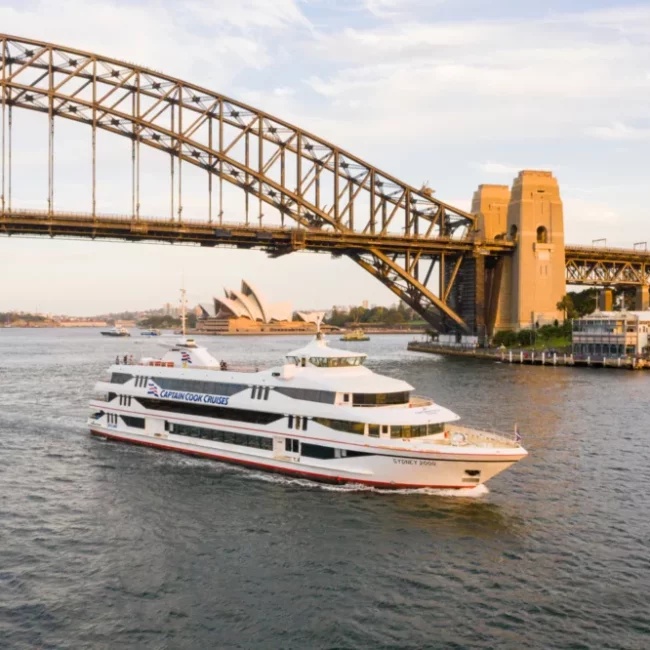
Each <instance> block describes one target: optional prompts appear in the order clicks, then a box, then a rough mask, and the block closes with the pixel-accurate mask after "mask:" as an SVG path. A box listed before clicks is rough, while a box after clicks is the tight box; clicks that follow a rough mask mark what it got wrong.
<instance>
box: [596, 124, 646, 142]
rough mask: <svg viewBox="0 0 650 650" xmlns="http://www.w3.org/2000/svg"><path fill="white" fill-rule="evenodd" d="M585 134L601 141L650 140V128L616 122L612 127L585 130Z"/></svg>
mask: <svg viewBox="0 0 650 650" xmlns="http://www.w3.org/2000/svg"><path fill="white" fill-rule="evenodd" d="M585 133H586V134H587V135H589V136H591V137H594V138H598V139H600V140H620V141H639V140H650V128H636V127H632V126H627V125H626V124H623V123H622V122H614V123H613V124H612V125H611V126H592V127H589V128H587V129H585Z"/></svg>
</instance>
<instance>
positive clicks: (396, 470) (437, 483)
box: [88, 334, 527, 489]
mask: <svg viewBox="0 0 650 650" xmlns="http://www.w3.org/2000/svg"><path fill="white" fill-rule="evenodd" d="M365 360H366V355H365V354H360V353H357V352H351V351H349V350H336V349H333V348H330V347H329V346H328V344H327V342H326V341H325V340H324V338H323V337H322V335H320V334H319V335H318V336H317V337H316V338H315V339H314V340H313V341H311V342H310V343H308V344H307V345H306V346H305V347H303V348H301V349H298V350H295V351H293V352H290V353H289V354H288V355H287V356H286V360H285V362H284V363H283V364H281V365H278V366H276V367H272V368H268V369H266V370H254V371H250V370H249V371H246V370H242V369H235V368H231V367H229V366H228V364H227V363H226V362H224V361H221V362H220V361H218V360H217V359H216V358H214V357H213V356H212V355H211V354H210V353H209V352H208V351H207V350H206V349H205V348H204V347H201V346H199V345H197V344H196V342H194V341H192V340H187V339H185V338H183V339H181V341H179V343H178V344H176V345H173V346H172V347H171V348H170V349H169V351H168V352H166V353H165V354H164V356H163V357H162V358H160V359H156V358H147V357H145V358H143V359H141V361H140V362H139V363H137V364H134V365H113V366H111V367H110V369H109V371H110V378H107V379H106V380H104V381H100V382H99V383H98V384H97V385H96V387H95V389H96V391H97V392H98V393H99V394H100V396H99V397H98V398H96V399H94V400H92V401H91V402H90V407H91V409H92V416H91V417H90V418H89V421H88V423H89V427H90V432H91V433H92V434H94V435H96V436H101V437H103V438H108V439H113V440H119V441H123V442H131V443H136V444H140V445H147V446H150V447H157V448H159V449H164V450H169V451H177V452H183V453H186V454H191V455H194V456H204V457H206V458H213V459H216V460H220V461H226V462H230V463H236V464H239V465H244V466H247V467H251V468H255V469H260V470H267V471H272V472H279V473H283V474H288V475H291V476H296V477H303V478H307V479H312V480H315V481H323V482H329V483H335V484H341V483H353V484H362V485H369V486H376V487H379V488H389V489H392V488H457V489H463V488H471V487H474V486H476V485H479V484H482V483H485V482H486V481H487V480H489V479H490V478H492V477H493V476H496V475H497V474H499V473H500V472H502V471H503V470H505V469H507V468H508V467H510V466H511V465H512V464H513V463H516V462H517V461H519V460H521V459H522V458H524V457H525V456H526V455H527V452H526V450H525V449H523V447H522V446H521V444H520V442H519V439H518V435H517V436H516V438H515V439H510V438H508V437H506V436H503V435H499V434H494V433H488V432H485V431H479V430H475V429H469V428H465V427H459V426H457V425H455V424H454V422H456V421H457V420H458V419H459V418H458V416H457V415H456V414H455V413H453V412H452V411H450V410H449V409H446V408H444V407H443V406H440V405H438V404H435V403H434V402H433V401H432V400H430V399H426V398H421V397H415V396H413V395H412V391H413V387H412V386H410V385H409V384H407V383H406V382H404V381H401V380H398V379H392V378H390V377H386V376H383V375H379V374H375V373H373V372H372V371H371V370H369V369H368V368H366V367H365V366H364V362H365Z"/></svg>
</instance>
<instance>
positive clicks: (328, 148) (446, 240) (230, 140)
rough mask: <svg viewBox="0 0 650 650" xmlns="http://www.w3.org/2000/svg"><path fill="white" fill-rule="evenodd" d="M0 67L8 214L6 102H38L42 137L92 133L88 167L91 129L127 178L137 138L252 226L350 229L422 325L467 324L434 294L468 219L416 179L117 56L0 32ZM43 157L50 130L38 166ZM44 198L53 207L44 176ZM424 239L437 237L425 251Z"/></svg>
mask: <svg viewBox="0 0 650 650" xmlns="http://www.w3.org/2000/svg"><path fill="white" fill-rule="evenodd" d="M0 74H1V76H0V85H1V90H2V98H1V101H2V127H3V139H2V145H3V146H2V193H1V204H2V205H1V206H0V207H1V208H2V213H3V215H5V214H11V213H12V205H11V191H10V187H11V164H10V160H9V163H8V162H7V159H6V153H5V149H6V147H5V141H6V135H5V133H6V125H7V122H8V123H9V128H10V127H11V115H12V111H13V110H14V109H17V108H20V109H25V110H31V111H38V112H41V113H46V114H47V115H48V119H49V120H50V123H51V129H50V131H51V134H53V128H54V120H55V118H64V119H67V120H72V121H75V122H79V123H83V124H86V125H88V126H89V127H90V128H91V129H92V131H93V166H94V165H95V141H96V137H95V133H96V131H97V129H100V130H104V131H107V132H110V133H113V134H115V135H120V136H122V137H126V138H128V139H129V140H131V142H132V152H133V155H132V164H133V169H134V178H135V177H136V174H137V176H138V179H139V171H140V170H139V160H140V154H139V151H140V146H141V145H144V146H147V147H151V148H153V149H156V150H158V151H160V152H164V153H166V154H169V155H170V156H172V157H174V158H175V159H177V160H178V174H179V177H180V173H181V166H180V165H181V163H184V164H191V165H193V166H195V167H199V168H201V169H204V170H205V171H206V172H207V173H208V174H209V177H210V179H211V178H212V177H215V178H216V179H217V181H218V182H219V183H222V182H223V181H225V182H226V183H228V184H230V185H232V186H235V187H238V188H239V189H241V190H242V191H243V192H244V195H245V196H246V197H247V198H246V204H245V224H244V225H247V226H248V225H250V224H251V223H252V222H257V223H258V225H259V226H262V225H263V223H264V220H265V219H267V218H268V216H267V215H265V214H264V210H266V209H270V210H274V211H275V212H276V215H277V216H279V219H280V221H281V223H282V224H283V225H284V221H285V218H288V219H291V220H292V221H293V222H294V223H295V225H296V227H297V228H298V229H302V230H304V231H307V232H308V233H323V234H327V235H331V236H332V237H339V238H341V239H342V240H344V239H346V238H347V239H350V237H351V236H353V235H354V236H357V238H359V237H360V238H361V239H362V240H363V243H362V244H360V243H358V242H356V240H355V241H347V240H346V241H345V242H343V243H342V244H341V246H339V248H338V251H339V252H340V253H342V254H345V255H348V256H349V257H351V258H352V259H353V260H355V261H356V262H357V263H358V264H359V265H360V266H361V267H362V268H364V269H365V270H366V271H368V272H370V273H371V274H373V275H374V276H375V277H377V278H378V279H379V280H380V281H382V282H383V283H384V284H385V285H386V286H388V287H389V288H390V289H391V290H392V291H393V292H394V293H395V294H396V295H398V296H399V297H400V298H401V299H403V300H404V301H405V302H407V304H409V305H410V306H411V307H413V308H414V309H415V310H416V311H417V312H418V313H420V314H421V315H422V316H423V317H424V318H425V319H426V320H427V321H428V322H429V323H430V324H431V325H433V326H434V327H440V326H441V325H442V321H443V319H444V320H446V321H448V322H450V323H452V324H454V325H455V326H457V327H460V328H463V329H467V324H466V323H465V321H464V320H463V318H461V316H460V315H459V314H458V313H457V311H456V310H455V309H453V308H452V307H451V306H450V305H449V304H448V302H447V300H446V298H447V296H449V289H450V288H451V284H453V282H454V281H455V279H456V277H457V275H458V273H457V272H458V269H459V267H460V265H461V263H462V261H463V260H464V259H465V257H466V256H467V253H468V252H472V250H471V240H472V237H473V232H474V228H475V221H476V220H475V217H474V216H473V215H471V214H469V213H466V212H464V211H462V210H458V209H456V208H454V207H452V206H450V205H448V204H446V203H443V202H441V201H439V200H438V199H436V198H434V196H433V192H432V191H431V190H430V189H428V188H427V187H422V188H420V189H417V188H415V187H413V186H411V185H409V184H406V183H404V182H402V181H400V180H398V179H397V178H395V177H394V176H392V175H390V174H388V173H386V172H383V171H381V170H379V169H378V168H376V167H374V166H372V165H370V164H369V163H367V162H365V161H363V160H361V159H360V158H358V157H356V156H354V155H352V154H351V153H349V152H348V151H346V150H344V149H342V148H340V147H337V146H335V145H333V144H331V143H329V142H327V141H325V140H323V139H322V138H319V137H318V136H316V135H314V134H312V133H310V132H307V131H305V130H303V129H300V128H298V127H296V126H294V125H292V124H290V123H288V122H286V121H284V120H282V119H280V118H277V117H275V116H272V115H270V114H268V113H266V112H264V111H262V110H259V109H256V108H254V107H252V106H249V105H247V104H244V103H242V102H238V101H236V100H233V99H231V98H228V97H226V96H224V95H221V94H218V93H215V92H213V91H210V90H208V89H206V88H203V87H200V86H197V85H195V84H192V83H188V82H185V81H182V80H180V79H176V78H174V77H170V76H168V75H164V74H162V73H160V72H157V71H154V70H151V69H148V68H144V67H141V66H136V65H133V64H130V63H125V62H122V61H119V60H117V59H112V58H108V57H103V56H100V55H97V54H94V53H90V52H84V51H81V50H77V49H74V48H68V47H64V46H59V45H53V44H49V43H44V42H41V41H34V40H31V39H24V38H18V37H13V36H9V35H2V34H0ZM53 159H54V141H53V135H51V136H50V142H49V165H50V170H52V169H53V164H54V163H53ZM52 177H53V173H52V171H50V179H51V178H52ZM94 183H95V173H94V171H93V200H92V209H91V211H90V212H91V214H92V216H93V218H96V217H97V215H96V188H95V185H94ZM179 183H180V179H179ZM179 187H180V185H179ZM209 191H210V199H209V204H210V209H209V217H208V220H207V222H208V223H209V224H211V225H212V224H214V225H217V224H220V222H221V221H222V216H223V208H222V206H219V212H218V216H217V218H214V219H213V215H212V180H210V184H209ZM136 194H137V196H136ZM220 196H221V193H220ZM248 197H252V198H253V199H256V200H257V202H258V206H257V210H258V214H257V215H256V216H253V217H251V214H250V201H249V198H248ZM133 203H134V210H133V215H132V216H133V219H134V220H135V221H138V220H139V219H140V214H139V205H140V201H139V180H138V181H137V182H134V201H133ZM48 205H49V208H48V212H49V213H50V214H51V215H52V216H54V213H55V210H54V206H55V196H54V187H53V182H50V187H49V189H48ZM263 206H266V207H265V208H264V207H263ZM170 220H175V221H176V222H179V223H181V222H182V221H183V216H182V201H181V193H180V191H179V201H178V213H177V214H173V213H172V214H171V215H170ZM388 237H391V238H393V239H394V238H395V237H399V238H402V240H403V241H404V246H403V247H402V248H401V249H400V247H399V246H398V247H397V248H395V247H393V248H392V249H390V250H388V249H387V248H386V247H385V246H384V242H385V240H386V238H388ZM296 239H297V241H298V244H297V246H293V247H287V248H285V249H278V248H276V249H275V250H273V251H272V252H273V254H276V255H277V254H283V253H285V252H291V250H295V249H296V248H300V247H301V246H300V241H301V237H297V238H296ZM355 242H356V243H355ZM432 242H438V244H439V248H438V249H437V250H436V251H434V252H432V251H431V250H430V249H431V243H432ZM456 243H457V244H462V246H461V249H460V250H458V249H457V248H454V246H456ZM425 244H426V246H428V247H429V248H428V249H425V247H424V246H425ZM447 246H450V247H451V248H450V253H453V257H452V259H453V262H454V273H453V274H451V275H449V274H447V276H448V277H447V276H445V277H442V274H444V273H445V272H444V271H443V270H441V271H440V274H441V277H442V279H441V281H440V286H441V287H443V285H445V286H444V290H442V289H441V290H440V291H439V292H438V295H436V294H435V293H434V292H433V291H432V290H431V289H429V288H428V287H427V284H428V283H429V280H430V279H431V275H432V270H433V267H434V265H435V264H436V263H438V262H440V260H441V259H442V257H441V256H444V250H445V247H447ZM425 261H426V262H427V270H426V271H423V273H422V277H421V275H420V263H421V262H425ZM441 267H442V264H441Z"/></svg>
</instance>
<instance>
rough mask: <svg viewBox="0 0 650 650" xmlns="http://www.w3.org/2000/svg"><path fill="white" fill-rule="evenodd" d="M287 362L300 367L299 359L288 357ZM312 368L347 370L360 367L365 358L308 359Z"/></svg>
mask: <svg viewBox="0 0 650 650" xmlns="http://www.w3.org/2000/svg"><path fill="white" fill-rule="evenodd" d="M287 360H288V361H289V362H292V363H295V364H296V365H297V366H298V365H301V358H300V357H293V356H288V357H287ZM307 360H308V361H309V363H310V364H311V365H312V366H317V367H318V368H347V367H349V366H361V365H363V362H364V360H365V356H359V357H308V359H307Z"/></svg>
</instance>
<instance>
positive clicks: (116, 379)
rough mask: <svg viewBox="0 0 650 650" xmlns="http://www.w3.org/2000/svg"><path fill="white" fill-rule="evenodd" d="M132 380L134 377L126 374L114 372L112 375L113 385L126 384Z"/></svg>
mask: <svg viewBox="0 0 650 650" xmlns="http://www.w3.org/2000/svg"><path fill="white" fill-rule="evenodd" d="M131 379H133V375H129V374H128V373H126V372H114V373H113V374H112V375H111V384H126V382H127V381H131Z"/></svg>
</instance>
